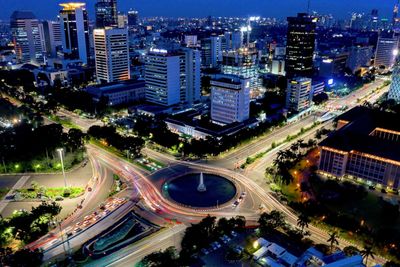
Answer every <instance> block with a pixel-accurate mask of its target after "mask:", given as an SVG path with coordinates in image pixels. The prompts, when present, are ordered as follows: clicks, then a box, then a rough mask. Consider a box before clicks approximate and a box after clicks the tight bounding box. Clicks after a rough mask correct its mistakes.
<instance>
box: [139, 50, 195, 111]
mask: <svg viewBox="0 0 400 267" xmlns="http://www.w3.org/2000/svg"><path fill="white" fill-rule="evenodd" d="M200 61H201V59H200V51H198V50H194V49H190V48H182V49H178V50H176V49H171V50H167V49H158V48H152V49H150V51H149V52H148V54H147V56H146V59H145V80H146V100H147V101H148V102H151V103H154V104H158V105H162V106H172V105H175V104H178V103H181V102H189V103H192V102H194V101H197V100H199V99H200V64H201V63H200Z"/></svg>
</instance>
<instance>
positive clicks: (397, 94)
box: [388, 62, 400, 103]
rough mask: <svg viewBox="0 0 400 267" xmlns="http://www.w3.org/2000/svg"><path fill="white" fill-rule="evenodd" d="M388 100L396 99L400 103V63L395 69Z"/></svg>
mask: <svg viewBox="0 0 400 267" xmlns="http://www.w3.org/2000/svg"><path fill="white" fill-rule="evenodd" d="M388 99H394V100H395V101H396V102H397V103H400V62H397V63H396V66H395V67H394V69H393V73H392V82H391V84H390V89H389V94H388Z"/></svg>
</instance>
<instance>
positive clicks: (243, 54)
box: [221, 45, 261, 98]
mask: <svg viewBox="0 0 400 267" xmlns="http://www.w3.org/2000/svg"><path fill="white" fill-rule="evenodd" d="M221 70H222V73H224V74H232V75H237V76H239V77H242V78H245V79H250V89H251V93H252V98H254V97H257V95H258V90H259V89H261V82H260V78H259V72H258V71H259V67H258V52H257V50H256V49H255V47H254V45H253V46H250V47H246V48H241V49H238V50H231V51H226V52H223V55H222V63H221Z"/></svg>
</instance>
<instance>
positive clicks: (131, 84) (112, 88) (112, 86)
mask: <svg viewBox="0 0 400 267" xmlns="http://www.w3.org/2000/svg"><path fill="white" fill-rule="evenodd" d="M144 86H145V81H144V80H126V81H120V82H112V83H106V84H99V85H94V86H90V87H87V88H86V91H87V92H88V93H90V94H98V93H102V94H112V93H118V92H122V91H125V90H127V89H134V88H142V87H144Z"/></svg>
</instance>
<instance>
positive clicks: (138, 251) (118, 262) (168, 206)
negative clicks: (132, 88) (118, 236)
mask: <svg viewBox="0 0 400 267" xmlns="http://www.w3.org/2000/svg"><path fill="white" fill-rule="evenodd" d="M382 84H383V81H381V80H378V81H376V82H375V83H374V84H372V85H367V86H364V87H363V88H361V89H359V90H358V91H356V92H354V93H353V94H351V95H349V96H346V97H344V98H341V99H333V100H330V101H329V102H328V103H327V104H326V107H329V108H339V107H343V106H347V107H349V108H351V107H353V106H355V105H357V104H358V101H357V100H359V99H361V98H363V97H364V96H367V97H366V98H365V100H371V101H372V100H376V99H378V98H379V97H380V95H382V94H383V93H384V92H385V91H387V89H388V88H387V87H386V88H383V89H381V90H380V91H379V92H375V93H373V94H372V93H371V94H370V92H371V91H372V90H374V89H375V88H377V87H380V86H382ZM61 112H62V115H63V116H67V117H68V118H71V120H72V122H73V123H75V124H77V125H78V126H80V127H81V128H82V129H87V128H88V127H90V125H95V124H97V123H98V122H94V121H90V122H89V121H86V120H85V121H81V120H80V119H79V120H78V119H77V118H76V116H75V115H71V114H70V113H69V112H63V111H61ZM323 113H324V112H323V111H322V112H320V114H323ZM314 120H315V117H314V116H308V117H306V118H304V119H301V120H299V121H297V122H294V123H292V124H288V125H286V126H283V127H281V128H277V129H275V130H274V131H272V132H271V133H269V134H268V135H265V136H264V137H262V138H259V139H257V140H254V141H253V142H250V143H249V144H246V145H244V146H241V147H240V148H237V149H235V150H233V151H231V152H228V153H226V154H225V155H224V157H221V158H218V159H214V160H209V161H207V162H187V161H179V160H176V159H175V158H173V157H171V156H169V155H164V154H161V153H159V152H155V151H152V150H149V149H145V150H144V152H145V153H146V154H148V155H149V156H150V157H152V158H154V159H156V160H159V161H162V162H164V163H166V164H167V165H168V167H166V168H165V169H163V170H161V171H158V172H156V173H152V174H150V173H148V172H147V171H144V170H141V169H138V167H137V166H135V165H133V164H131V163H129V162H126V161H125V160H123V159H121V158H118V157H116V156H115V155H113V154H111V153H109V152H107V151H104V150H102V149H101V148H99V147H96V146H89V147H88V154H89V155H90V157H91V158H92V159H95V160H94V162H93V165H94V168H95V173H96V175H97V176H99V177H101V176H103V174H102V173H100V172H104V170H102V168H105V169H107V170H111V171H113V172H115V173H118V174H119V175H120V176H121V177H122V178H124V179H126V180H127V181H128V183H129V184H130V185H131V186H132V188H133V189H134V190H133V192H136V193H138V194H139V195H140V196H141V199H142V200H141V203H142V204H143V206H145V207H146V208H147V210H146V212H147V213H148V216H149V218H152V219H154V220H157V221H162V219H176V220H178V221H180V222H182V223H184V224H185V223H191V222H195V221H198V220H200V219H201V218H202V217H204V216H206V215H207V214H212V215H214V216H217V217H230V216H236V215H243V216H245V217H246V219H247V221H248V222H249V223H255V222H256V221H257V219H258V216H259V212H260V210H259V208H258V207H260V206H263V207H265V208H266V209H267V210H274V209H275V210H279V211H282V212H283V213H284V214H285V215H286V217H287V219H288V222H289V223H290V224H292V225H294V226H295V225H296V223H297V216H296V214H295V213H294V212H293V211H292V210H290V209H289V208H287V207H286V206H285V205H284V204H282V203H280V201H278V200H277V199H275V198H274V197H273V196H272V195H271V194H269V193H268V190H267V189H266V188H265V186H264V185H263V184H262V183H259V181H260V179H261V180H262V178H263V177H264V169H265V167H266V166H267V165H269V164H270V163H271V162H272V159H273V158H274V156H275V154H276V152H277V151H278V150H279V149H283V148H285V147H287V146H290V144H291V143H292V142H294V141H296V140H293V141H291V142H287V143H285V144H283V145H281V146H279V147H278V148H276V149H274V150H272V151H270V152H269V153H266V154H265V155H264V157H263V158H261V159H260V160H259V161H257V162H256V163H255V164H253V165H250V166H249V168H248V170H247V172H239V171H234V169H235V167H237V166H238V164H240V163H242V162H243V161H244V160H245V159H246V158H247V157H249V156H253V155H255V154H257V153H260V152H263V151H265V150H266V149H268V148H269V147H271V144H272V143H273V142H275V143H277V142H280V141H281V140H284V139H286V137H287V136H288V135H293V134H295V133H297V132H299V131H300V129H301V128H306V127H308V126H310V125H311V124H313V123H314ZM328 125H329V122H327V123H324V124H322V125H320V126H318V127H317V128H313V129H312V130H310V131H309V132H307V133H305V134H304V135H303V136H302V137H301V138H304V139H307V138H311V137H312V136H313V135H314V133H315V131H316V130H317V129H318V128H320V127H323V126H328ZM189 171H196V172H197V171H203V172H208V173H214V174H218V175H221V176H224V177H230V178H231V179H233V180H234V182H235V183H236V184H237V186H238V188H239V191H246V192H247V197H246V201H244V203H243V204H241V205H240V206H239V207H238V208H237V209H232V207H231V205H230V203H228V204H227V205H225V206H224V205H222V206H221V207H218V208H216V209H207V210H196V209H190V208H186V207H182V206H179V205H177V204H176V203H174V202H172V201H170V200H169V199H168V198H166V197H165V196H164V195H163V194H162V190H161V185H162V182H163V181H165V180H166V179H169V178H170V177H169V176H170V174H179V173H182V172H189ZM171 176H173V175H171ZM98 179H100V178H98ZM257 179H258V181H257ZM99 187H101V184H100V185H99ZM88 199H89V198H88ZM89 200H90V199H89ZM98 201H100V200H98V199H95V198H92V199H91V200H90V201H88V202H87V203H85V204H86V205H93V204H89V202H96V203H95V204H94V205H98ZM128 203H131V202H128ZM127 205H128V204H127ZM129 210H130V207H129V206H126V208H125V207H121V208H119V209H117V210H116V211H115V212H116V213H115V214H116V215H115V216H123V215H124V214H126V213H127V212H128V211H129ZM114 220H115V218H113V217H112V216H110V217H108V216H107V217H106V218H104V219H103V220H102V221H100V222H98V223H95V224H93V226H91V228H90V229H91V230H90V233H91V234H90V235H89V232H86V231H84V232H82V233H81V234H79V235H76V236H73V237H72V238H71V240H70V245H71V246H72V247H73V248H75V247H78V246H79V245H81V244H82V243H84V242H85V241H87V240H88V239H89V238H91V236H92V234H96V233H99V232H101V231H102V230H104V229H105V228H107V227H108V226H109V225H111V224H112V223H113V222H114ZM73 223H74V221H73V220H71V222H69V221H66V222H65V225H64V227H68V226H70V225H73ZM184 224H181V225H180V226H179V227H177V226H176V227H172V228H171V227H167V230H164V231H162V232H160V233H158V234H156V235H153V236H151V237H149V238H146V240H145V241H144V242H143V243H141V242H139V243H137V244H134V245H131V246H128V247H127V248H125V249H122V250H120V251H119V252H117V253H115V254H112V255H110V256H107V257H106V258H104V259H102V260H103V261H104V262H103V263H104V264H105V265H112V266H126V264H129V263H131V264H132V263H134V262H137V261H138V260H139V259H140V258H141V257H142V256H144V255H146V254H148V253H151V252H153V251H154V249H155V248H157V249H162V248H166V247H168V246H170V245H171V239H174V238H176V235H178V233H180V232H181V231H183V229H184ZM176 229H178V230H176ZM309 230H310V232H311V234H312V235H311V239H313V240H314V241H315V242H317V243H324V242H326V240H327V238H328V234H327V233H326V232H324V231H323V230H320V229H319V228H317V227H315V226H310V228H309ZM175 232H176V233H175ZM49 242H50V241H49ZM45 243H46V242H45ZM340 245H341V247H343V246H345V245H349V243H348V242H346V241H344V240H341V244H340ZM62 253H63V247H62V243H60V244H57V245H55V246H52V249H51V250H47V251H45V259H50V258H52V257H56V256H57V255H60V254H62ZM378 261H380V260H378ZM99 264H100V265H102V264H101V262H100V261H99Z"/></svg>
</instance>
